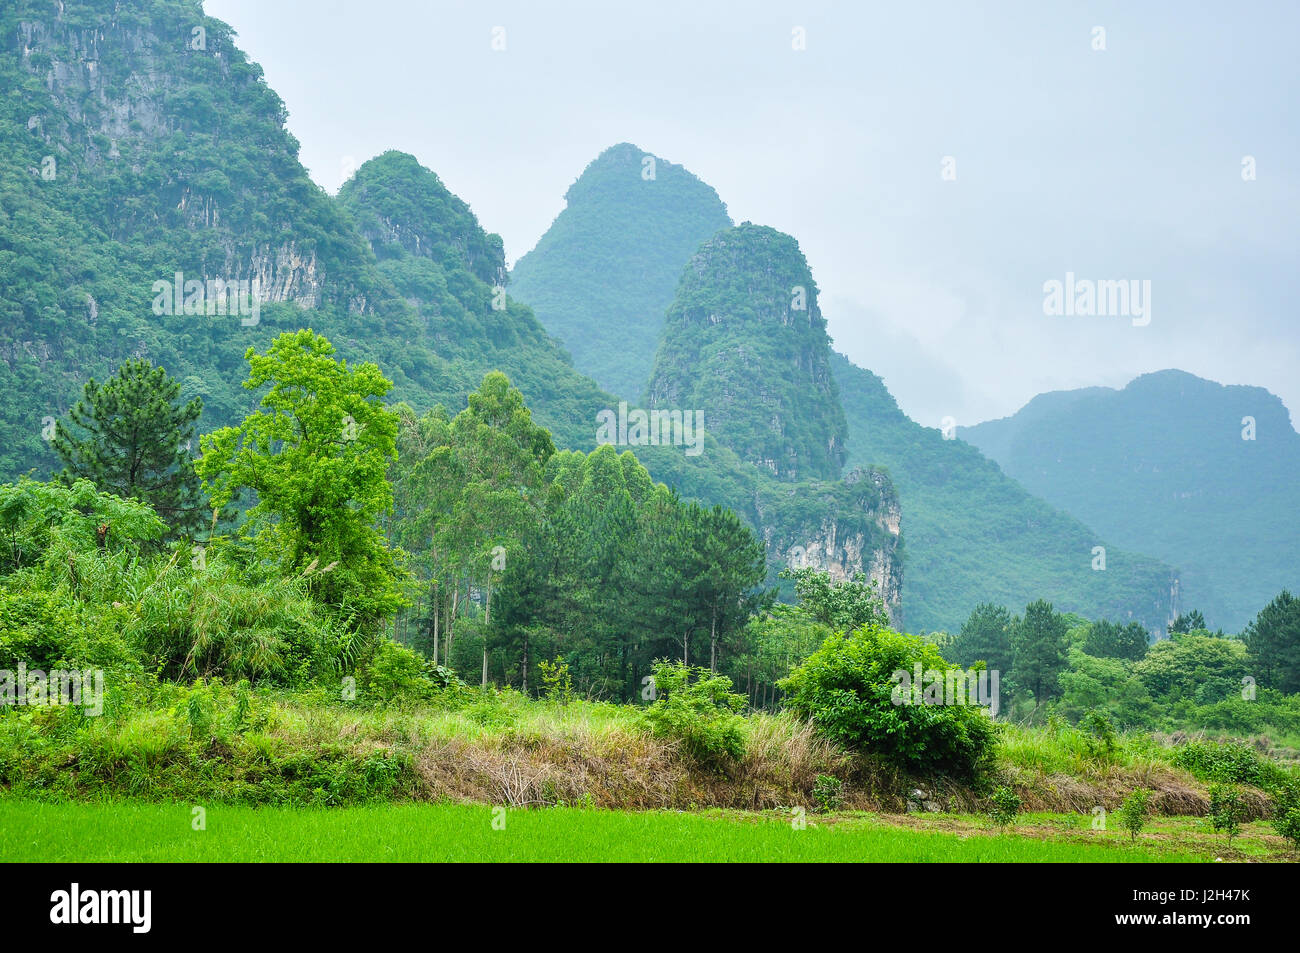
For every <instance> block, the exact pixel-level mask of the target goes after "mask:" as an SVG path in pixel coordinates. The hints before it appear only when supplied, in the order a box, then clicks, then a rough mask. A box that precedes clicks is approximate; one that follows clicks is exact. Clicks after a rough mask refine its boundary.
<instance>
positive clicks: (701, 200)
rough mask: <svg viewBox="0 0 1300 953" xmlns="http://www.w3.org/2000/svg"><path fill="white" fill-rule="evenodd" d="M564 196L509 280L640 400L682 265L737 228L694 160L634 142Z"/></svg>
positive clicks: (615, 387)
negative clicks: (685, 164)
mask: <svg viewBox="0 0 1300 953" xmlns="http://www.w3.org/2000/svg"><path fill="white" fill-rule="evenodd" d="M647 160H648V161H647ZM564 200H565V203H566V206H565V208H564V210H563V211H562V212H560V214H559V216H557V217H556V219H555V222H554V223H553V224H552V225H551V227H550V228H549V229H548V230H547V232H546V234H545V235H543V236H542V238H541V240H540V241H539V242H538V243H537V247H535V248H534V249H533V250H532V251H530V252H529V253H528V254H526V255H524V256H523V257H522V258H520V259H519V261H518V263H517V264H516V265H515V267H514V270H513V271H512V272H511V275H510V278H511V289H512V291H513V293H514V295H515V296H516V297H518V298H519V299H520V300H521V301H526V302H528V304H530V305H531V306H532V307H533V310H534V311H536V312H537V318H538V320H539V321H541V322H542V324H543V325H544V326H545V327H546V329H547V330H548V331H549V332H550V333H551V334H553V335H555V336H556V337H557V338H559V340H560V341H562V342H563V343H564V345H565V347H567V348H568V349H569V351H570V352H571V353H572V354H573V358H574V361H575V362H576V363H577V366H578V367H579V368H580V369H581V370H582V371H583V373H585V374H589V375H591V377H592V378H593V379H594V380H596V381H597V382H598V383H599V384H600V385H601V386H602V387H604V388H605V389H606V390H608V391H609V392H610V393H611V394H617V395H618V396H619V397H622V398H624V399H626V400H629V401H635V400H637V399H639V398H640V397H641V395H642V394H643V393H644V392H645V387H646V383H647V381H649V379H650V373H651V370H652V367H653V363H654V345H655V342H656V341H658V339H659V334H660V332H661V330H662V328H663V326H664V311H665V310H666V308H667V306H668V302H669V301H671V300H672V296H673V291H674V289H676V287H677V281H678V278H679V276H680V275H681V271H682V266H683V265H684V264H685V263H686V261H687V260H688V259H689V258H690V257H691V255H693V254H694V253H695V251H696V249H698V248H699V247H700V244H701V243H702V242H703V241H705V240H706V239H708V238H709V237H711V236H712V235H714V234H715V233H717V232H718V231H720V230H721V229H724V228H728V227H730V225H731V219H730V218H729V217H728V216H727V207H726V206H725V205H723V204H722V201H721V200H720V199H719V198H718V194H717V193H716V192H715V191H714V190H713V189H712V188H710V187H709V186H708V185H706V184H705V183H703V182H701V181H700V180H699V179H697V178H696V177H695V176H693V175H691V173H690V172H688V171H687V170H686V169H684V168H682V167H681V166H679V165H674V164H673V163H671V162H668V161H667V160H666V159H662V158H659V157H658V156H652V155H651V154H650V153H647V152H644V151H643V150H641V149H638V148H637V147H636V146H634V145H632V144H631V143H627V142H624V143H620V144H618V145H616V146H611V147H610V148H608V149H606V150H605V151H604V152H602V153H601V154H600V155H599V156H597V157H596V158H595V159H594V160H592V163H591V164H590V165H589V166H587V168H586V169H585V170H584V171H583V173H582V175H581V176H580V177H579V178H578V180H577V181H576V182H574V183H573V185H572V186H570V187H569V190H568V192H566V193H565V196H564ZM629 278H630V279H632V280H628V279H629ZM634 329H635V330H634ZM610 406H612V405H610Z"/></svg>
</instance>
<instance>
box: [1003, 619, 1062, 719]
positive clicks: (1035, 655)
mask: <svg viewBox="0 0 1300 953" xmlns="http://www.w3.org/2000/svg"><path fill="white" fill-rule="evenodd" d="M1066 631H1067V629H1066V623H1065V619H1064V618H1063V617H1062V616H1061V614H1060V613H1058V612H1056V611H1055V610H1054V609H1053V608H1052V604H1051V603H1050V602H1047V601H1045V600H1043V599H1039V600H1038V601H1037V602H1031V603H1030V604H1029V605H1027V606H1025V615H1024V618H1023V619H1017V620H1016V621H1015V623H1014V624H1013V626H1012V632H1011V648H1012V651H1013V652H1014V658H1015V661H1014V663H1013V664H1014V671H1015V680H1016V684H1017V685H1019V686H1020V687H1021V688H1025V689H1028V690H1029V691H1031V692H1033V695H1034V702H1035V703H1036V704H1042V703H1043V702H1045V701H1048V700H1050V699H1052V698H1055V697H1056V696H1057V694H1059V687H1058V684H1057V679H1058V677H1059V676H1060V674H1061V672H1063V671H1064V670H1065V665H1066V660H1067V658H1066V639H1065V635H1066Z"/></svg>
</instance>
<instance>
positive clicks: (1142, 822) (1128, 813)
mask: <svg viewBox="0 0 1300 953" xmlns="http://www.w3.org/2000/svg"><path fill="white" fill-rule="evenodd" d="M1150 800H1151V792H1150V791H1148V790H1146V789H1145V788H1138V789H1137V790H1136V791H1134V792H1133V793H1131V794H1130V795H1129V796H1128V797H1126V798H1125V799H1124V803H1123V804H1122V805H1121V806H1120V809H1119V819H1120V823H1121V824H1123V825H1124V829H1125V830H1126V831H1128V836H1129V840H1137V836H1138V834H1140V833H1142V828H1144V827H1146V824H1147V817H1148V816H1149V813H1150Z"/></svg>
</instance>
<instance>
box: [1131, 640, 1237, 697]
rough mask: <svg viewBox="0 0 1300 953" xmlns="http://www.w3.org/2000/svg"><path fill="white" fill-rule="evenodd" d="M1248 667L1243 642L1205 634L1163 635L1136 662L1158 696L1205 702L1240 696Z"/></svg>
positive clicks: (1138, 672)
mask: <svg viewBox="0 0 1300 953" xmlns="http://www.w3.org/2000/svg"><path fill="white" fill-rule="evenodd" d="M1247 671H1248V663H1247V659H1246V646H1245V645H1244V644H1243V643H1241V642H1239V641H1237V640H1236V639H1220V638H1216V637H1215V636H1212V635H1204V634H1191V635H1175V636H1174V637H1173V638H1171V639H1163V640H1161V641H1160V642H1157V643H1156V644H1155V645H1153V646H1151V651H1149V652H1148V653H1147V656H1146V658H1144V659H1143V660H1142V661H1140V662H1136V663H1134V665H1133V673H1134V674H1135V675H1137V676H1138V678H1140V679H1142V683H1143V684H1144V685H1145V686H1146V687H1147V690H1148V691H1149V692H1150V693H1151V694H1152V695H1153V696H1154V697H1155V698H1156V699H1157V700H1161V701H1166V702H1168V701H1173V700H1176V699H1179V698H1187V699H1191V700H1193V701H1195V702H1196V703H1197V704H1201V705H1210V704H1214V703H1215V702H1220V701H1223V700H1225V699H1228V698H1233V697H1240V695H1239V692H1240V691H1241V684H1242V683H1241V679H1242V678H1243V677H1244V676H1245V675H1246V674H1247Z"/></svg>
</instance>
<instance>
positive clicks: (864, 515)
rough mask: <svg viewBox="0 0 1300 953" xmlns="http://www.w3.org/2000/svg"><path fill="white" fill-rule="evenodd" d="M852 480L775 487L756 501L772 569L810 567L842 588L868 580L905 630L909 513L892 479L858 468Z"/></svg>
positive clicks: (763, 493) (896, 621)
mask: <svg viewBox="0 0 1300 953" xmlns="http://www.w3.org/2000/svg"><path fill="white" fill-rule="evenodd" d="M850 477H852V482H850V481H849V480H847V479H846V480H842V481H835V482H829V483H821V482H816V481H813V482H809V483H801V484H795V485H779V486H769V488H768V489H766V490H760V492H759V496H758V498H757V499H756V500H755V509H756V512H757V514H758V522H759V525H760V532H761V534H762V536H763V540H764V542H765V543H766V544H767V548H768V554H769V562H770V563H771V564H772V565H773V568H778V569H780V568H786V567H790V568H802V567H805V566H807V567H811V568H813V569H820V570H823V571H825V572H827V573H829V574H830V577H831V579H832V580H834V581H836V582H843V581H845V580H848V579H851V578H853V576H854V575H856V574H857V573H862V574H863V575H865V576H866V577H867V578H868V579H870V580H871V581H872V582H874V583H875V584H876V589H877V591H878V592H879V593H880V596H881V598H882V599H883V600H884V602H885V606H886V608H887V609H888V610H889V613H890V618H891V619H893V621H894V623H895V624H897V625H900V626H901V625H902V623H903V619H902V593H903V565H902V535H901V523H902V513H901V510H900V507H899V502H898V495H897V493H896V492H895V491H894V486H893V484H892V483H891V482H890V480H889V477H888V475H887V474H885V473H884V471H882V470H876V469H872V468H866V469H857V470H855V471H853V473H852V474H850Z"/></svg>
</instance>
